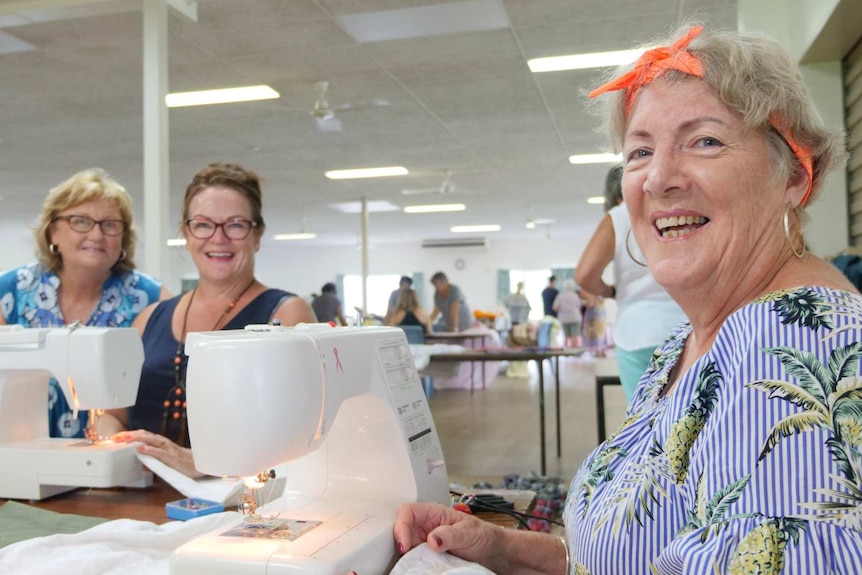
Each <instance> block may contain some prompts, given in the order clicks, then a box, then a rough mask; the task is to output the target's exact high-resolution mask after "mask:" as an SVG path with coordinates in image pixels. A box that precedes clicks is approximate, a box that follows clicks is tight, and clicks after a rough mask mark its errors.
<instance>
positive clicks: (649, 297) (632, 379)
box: [575, 166, 686, 401]
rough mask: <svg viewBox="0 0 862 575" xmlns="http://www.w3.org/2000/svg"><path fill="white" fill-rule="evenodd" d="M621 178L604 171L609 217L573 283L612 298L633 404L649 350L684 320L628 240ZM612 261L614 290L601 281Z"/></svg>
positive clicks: (623, 375) (618, 172) (617, 171)
mask: <svg viewBox="0 0 862 575" xmlns="http://www.w3.org/2000/svg"><path fill="white" fill-rule="evenodd" d="M622 173H623V168H622V166H615V167H613V168H611V169H610V171H608V174H607V177H606V178H605V194H604V195H605V211H606V212H607V213H606V214H605V216H604V217H603V218H602V220H601V222H599V225H598V227H597V228H596V231H595V232H594V233H593V236H592V238H590V241H589V243H588V244H587V247H586V249H584V253H583V255H582V256H581V260H580V262H578V268H577V270H576V271H575V280H576V281H577V282H578V285H580V286H581V287H582V288H583V289H585V290H587V291H588V292H590V293H592V294H596V295H599V296H602V297H612V298H616V301H617V319H616V323H615V325H614V330H613V339H614V345H615V348H616V356H617V366H618V369H619V372H620V382H621V383H622V386H623V391H625V394H626V399H627V400H628V401H631V399H632V396H634V393H635V388H636V387H637V384H638V381H640V378H641V376H642V375H643V374H644V372H645V371H646V369H647V365H648V364H649V361H650V358H652V353H653V351H654V350H655V348H657V347H658V346H659V345H660V344H661V343H662V342H663V341H664V340H665V338H667V336H668V335H669V334H670V331H671V329H673V328H674V326H676V325H677V324H679V323H682V322H684V321H685V320H686V317H685V314H683V312H682V310H681V309H680V307H679V305H677V303H676V302H675V301H673V300H672V299H671V297H670V296H669V295H668V293H667V291H665V289H664V288H663V287H662V286H660V285H659V284H658V283H656V281H655V279H654V278H653V276H652V274H651V273H650V270H649V268H648V267H646V266H645V265H644V263H643V255H642V254H641V251H640V248H638V246H637V243H636V242H635V241H634V239H633V238H631V237H630V235H631V225H630V223H629V214H628V211H627V210H626V206H625V204H624V203H623V201H622V200H623V196H622V187H621V178H622ZM611 262H613V271H614V285H613V286H609V285H608V284H606V283H605V281H604V279H602V274H603V273H604V271H605V268H606V267H607V266H608V264H609V263H611Z"/></svg>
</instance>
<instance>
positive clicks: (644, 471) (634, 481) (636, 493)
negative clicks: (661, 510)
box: [593, 437, 671, 534]
mask: <svg viewBox="0 0 862 575" xmlns="http://www.w3.org/2000/svg"><path fill="white" fill-rule="evenodd" d="M663 455H664V454H663V453H662V450H661V445H659V443H658V441H656V439H655V437H653V440H652V445H650V448H649V450H648V452H647V456H646V457H645V458H644V459H643V460H642V461H640V462H638V463H637V464H636V465H630V466H629V467H628V468H627V469H626V472H625V475H623V476H622V477H621V478H620V480H619V483H618V486H619V487H618V488H617V490H616V492H615V493H614V496H613V498H612V499H611V500H610V505H609V506H607V507H606V508H605V509H603V510H602V518H601V519H600V520H599V521H598V522H597V523H596V526H595V528H594V529H593V531H597V530H599V529H600V528H601V527H602V525H604V524H605V523H606V522H608V521H609V520H611V519H613V520H614V523H613V533H614V534H618V533H619V530H620V527H621V526H622V525H623V524H625V526H626V527H628V526H629V525H631V524H632V522H633V521H636V522H637V524H638V525H641V526H643V524H644V521H643V519H642V516H641V513H643V515H644V516H646V517H648V518H649V519H650V520H652V519H654V515H653V510H652V507H653V506H655V507H657V508H658V507H661V500H660V499H659V497H658V496H657V495H656V494H658V495H660V496H661V498H662V499H666V498H667V490H665V488H664V487H663V486H662V483H661V481H660V480H664V481H665V482H668V481H670V479H671V477H670V473H668V470H667V460H666V458H665V457H664V456H663Z"/></svg>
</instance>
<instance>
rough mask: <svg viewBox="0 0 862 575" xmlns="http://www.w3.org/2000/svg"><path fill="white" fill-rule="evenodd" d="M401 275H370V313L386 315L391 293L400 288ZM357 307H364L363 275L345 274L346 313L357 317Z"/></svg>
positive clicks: (381, 316)
mask: <svg viewBox="0 0 862 575" xmlns="http://www.w3.org/2000/svg"><path fill="white" fill-rule="evenodd" d="M400 279H401V276H400V275H379V276H368V315H372V314H373V315H378V316H380V318H381V320H382V318H383V317H385V316H386V308H387V307H388V305H389V294H391V293H392V290H396V289H398V281H399V280H400ZM356 308H359V309H362V276H359V275H345V276H344V315H345V317H347V316H352V317H356V313H357V312H356ZM348 323H350V322H349V321H348Z"/></svg>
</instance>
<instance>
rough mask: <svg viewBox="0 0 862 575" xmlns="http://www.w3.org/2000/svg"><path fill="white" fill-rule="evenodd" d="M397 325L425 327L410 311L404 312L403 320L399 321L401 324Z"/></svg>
mask: <svg viewBox="0 0 862 575" xmlns="http://www.w3.org/2000/svg"><path fill="white" fill-rule="evenodd" d="M398 325H418V326H419V327H425V325H424V324H423V323H422V322H421V321H419V318H418V317H416V314H415V313H413V312H412V311H408V312H404V319H402V320H401V323H399V324H398Z"/></svg>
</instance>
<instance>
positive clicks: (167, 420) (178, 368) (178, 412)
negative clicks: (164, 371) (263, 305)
mask: <svg viewBox="0 0 862 575" xmlns="http://www.w3.org/2000/svg"><path fill="white" fill-rule="evenodd" d="M254 282H255V279H254V278H252V279H251V282H249V284H248V285H247V286H245V289H243V290H242V291H241V292H240V294H239V295H238V296H236V297H235V298H233V301H231V302H230V303H229V304H228V305H227V307H226V308H225V310H224V311H223V312H222V314H221V315H220V316H219V317H218V319H217V320H216V322H215V324H213V327H212V329H211V330H210V331H216V330H217V329H218V326H219V325H220V324H221V322H222V320H223V319H224V318H225V317H226V316H227V314H229V313H230V312H231V311H233V309H234V308H235V307H236V304H237V303H238V302H239V300H240V299H242V296H244V295H245V293H246V292H247V291H248V290H249V289H251V286H253V285H254ZM197 291H198V288H195V289H194V290H192V295H191V297H189V305H187V306H186V311H185V314H183V328H182V331H181V332H180V339H179V342H178V344H177V353H176V356H174V373H175V375H176V383H175V384H174V386H173V387H172V388H171V389H170V391H168V396H167V397H166V398H165V401H164V403H163V404H162V405H163V406H164V408H165V410H164V413H163V416H162V431H161V434H162V435H164V436H165V437H168V438H170V436H169V435H168V426H169V425H170V424H171V422H177V423H179V425H180V429H179V431H178V433H177V437H176V438H170V439H174V440H175V441H176V443H177V444H178V445H180V446H182V447H188V443H189V441H188V430H187V428H186V380H185V373H184V372H183V367H184V366H183V349H184V347H185V339H186V325H188V320H189V310H190V309H192V302H194V301H195V294H196V293H197Z"/></svg>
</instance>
